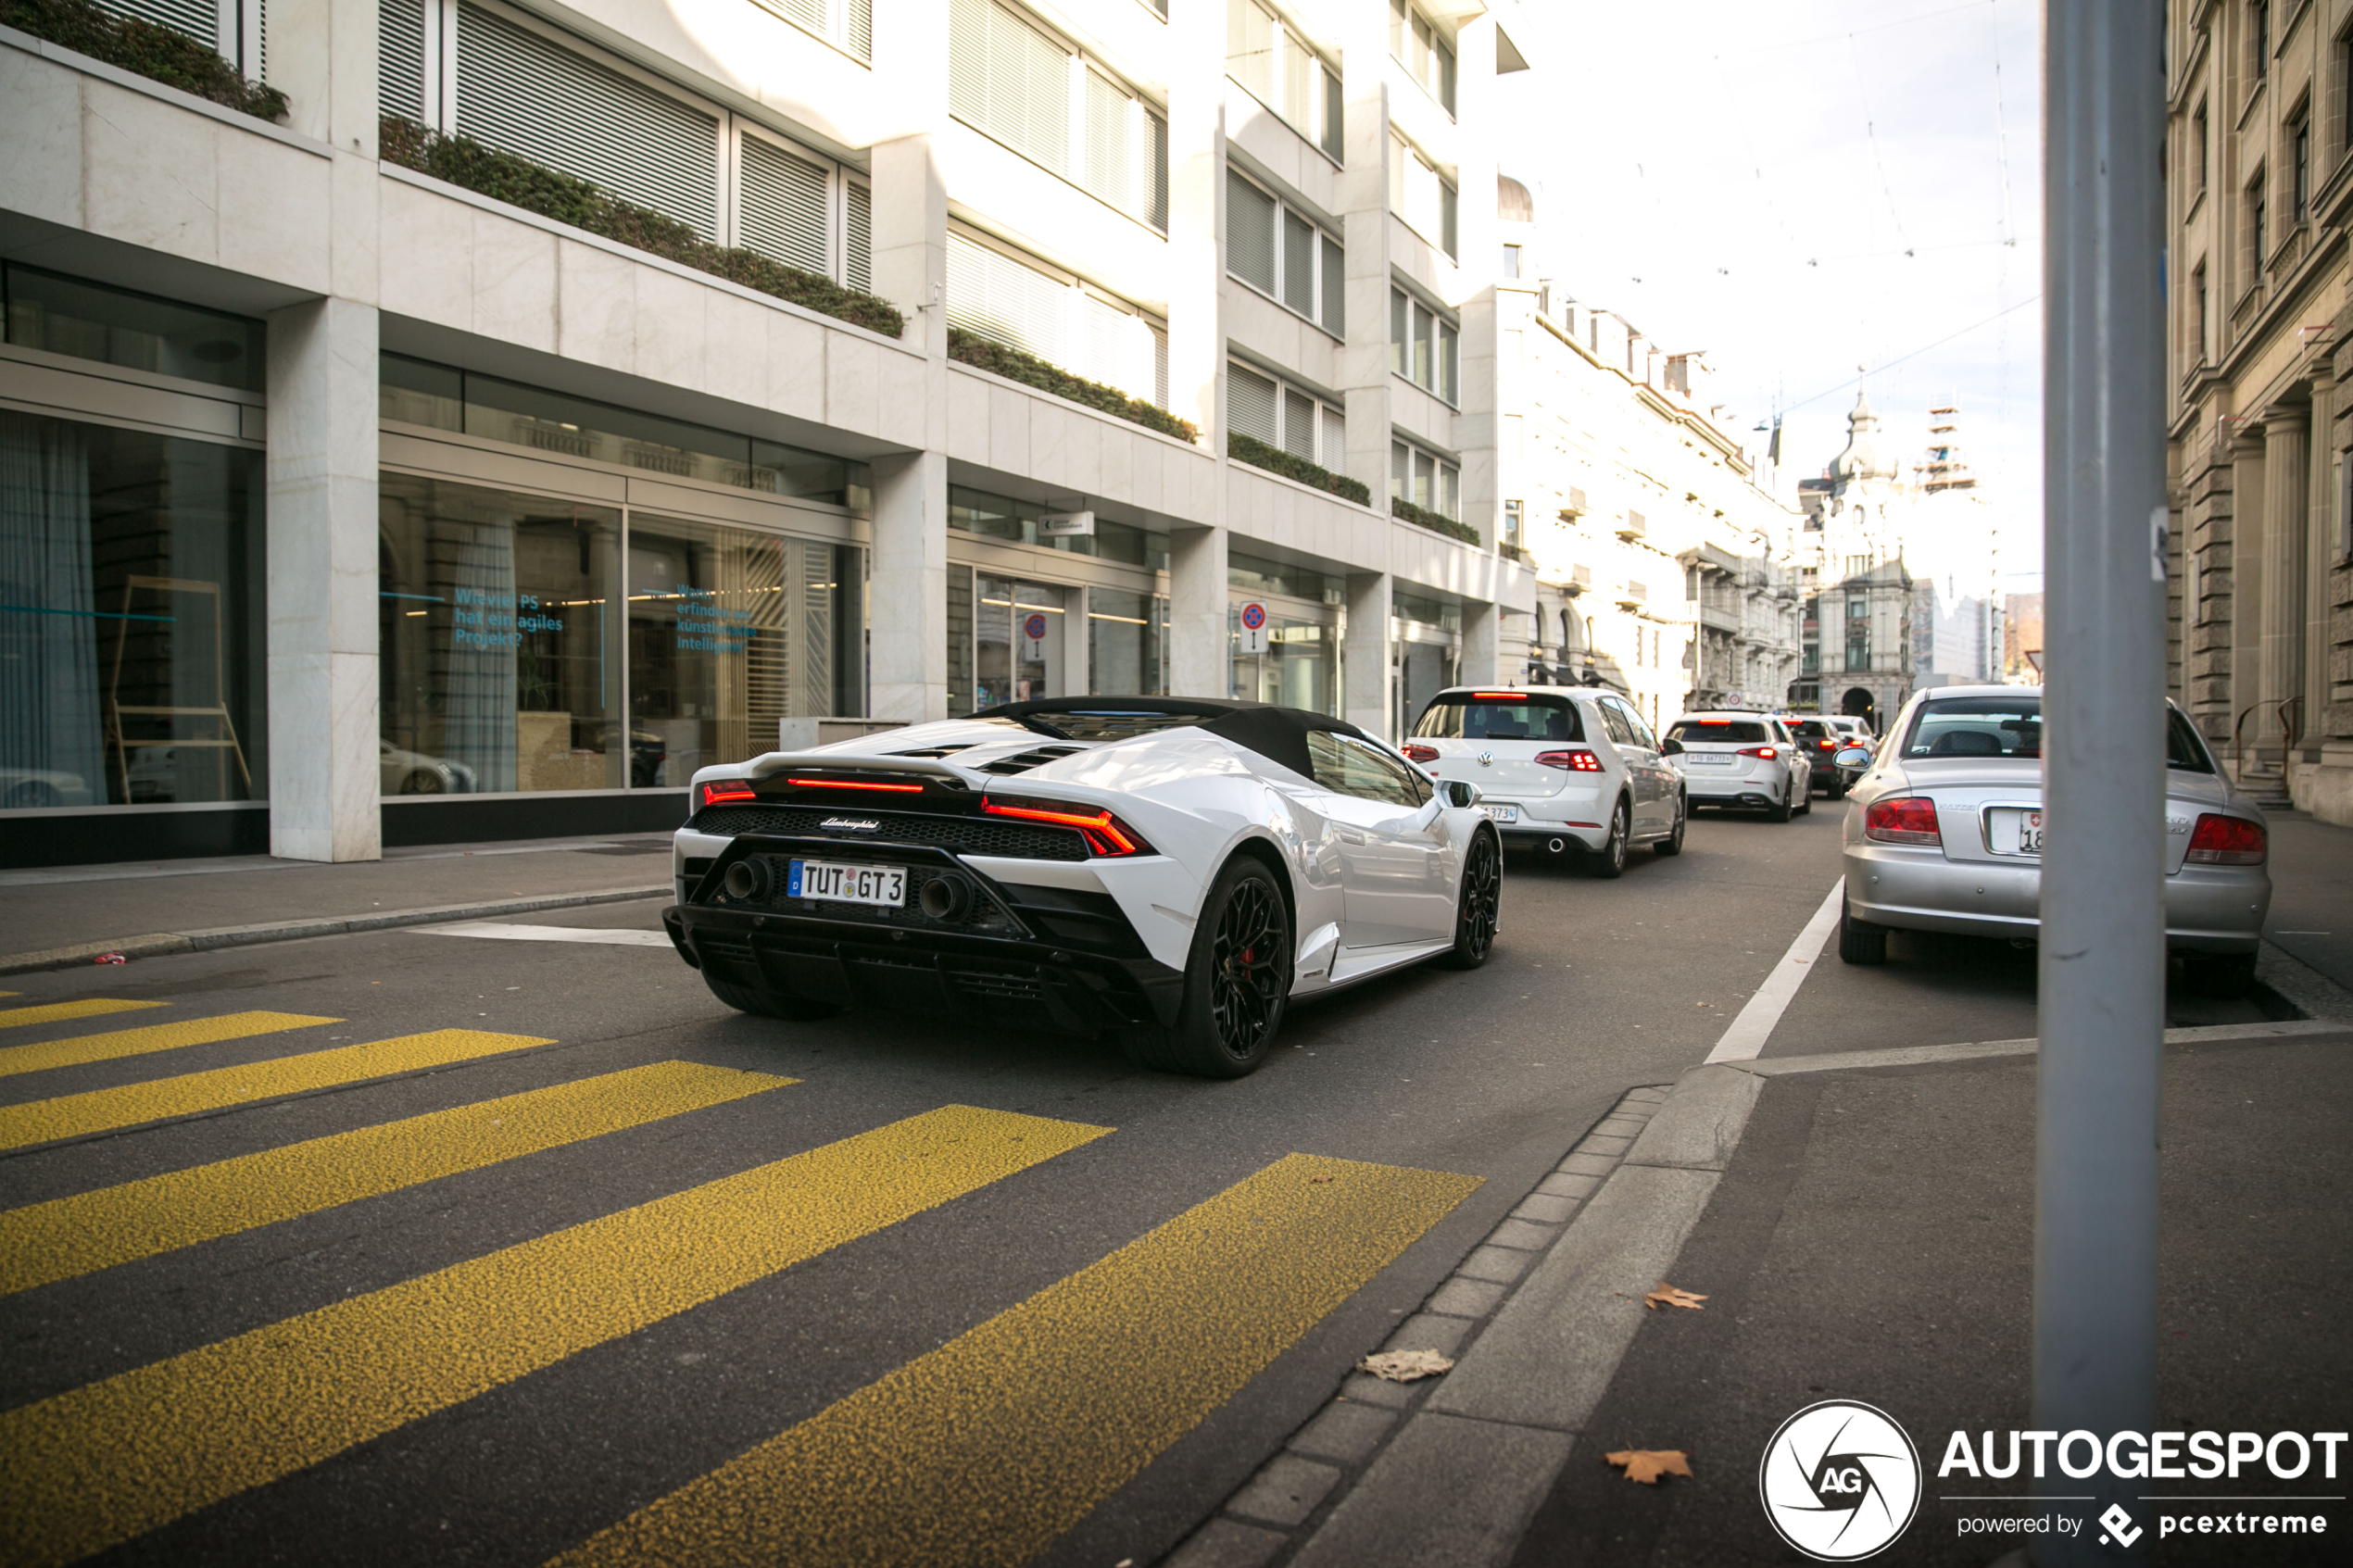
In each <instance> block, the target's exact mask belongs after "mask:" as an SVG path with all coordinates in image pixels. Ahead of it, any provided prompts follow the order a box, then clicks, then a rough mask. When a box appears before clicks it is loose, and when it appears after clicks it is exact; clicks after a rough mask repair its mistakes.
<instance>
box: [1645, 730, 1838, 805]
mask: <svg viewBox="0 0 2353 1568" xmlns="http://www.w3.org/2000/svg"><path fill="white" fill-rule="evenodd" d="M1667 739H1669V740H1674V741H1680V742H1681V743H1682V754H1681V755H1680V756H1679V757H1677V758H1676V759H1675V766H1676V768H1677V769H1678V770H1679V771H1680V772H1681V773H1682V775H1683V787H1684V788H1685V790H1686V791H1688V792H1689V794H1690V796H1691V801H1692V806H1694V807H1700V806H1722V807H1732V808H1738V809H1746V810H1752V811H1763V812H1764V813H1766V815H1768V817H1770V818H1771V819H1772V820H1773V821H1774V822H1788V821H1789V820H1790V818H1791V817H1792V816H1801V817H1802V816H1804V815H1806V813H1807V812H1809V811H1811V810H1812V809H1814V784H1813V764H1812V763H1810V762H1808V761H1807V760H1806V752H1805V748H1804V747H1802V746H1799V745H1798V744H1797V743H1796V741H1795V740H1793V738H1792V737H1791V735H1790V733H1789V731H1788V730H1786V729H1785V728H1783V727H1782V725H1781V721H1780V720H1778V719H1776V718H1774V717H1773V716H1772V715H1771V714H1769V713H1686V714H1684V715H1683V716H1682V717H1681V718H1680V719H1678V720H1676V721H1675V722H1673V723H1672V724H1670V725H1668V726H1667Z"/></svg>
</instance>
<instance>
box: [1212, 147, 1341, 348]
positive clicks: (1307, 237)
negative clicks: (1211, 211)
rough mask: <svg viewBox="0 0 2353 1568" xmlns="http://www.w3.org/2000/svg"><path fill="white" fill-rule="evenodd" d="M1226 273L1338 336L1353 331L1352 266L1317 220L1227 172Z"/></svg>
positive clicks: (1238, 172) (1242, 177)
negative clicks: (1346, 305)
mask: <svg viewBox="0 0 2353 1568" xmlns="http://www.w3.org/2000/svg"><path fill="white" fill-rule="evenodd" d="M1226 270H1227V273H1228V274H1229V275H1230V276H1232V277H1235V278H1239V279H1240V280H1241V281H1242V282H1245V283H1248V284H1249V285H1250V286H1251V287H1252V288H1254V289H1256V290H1257V291H1258V292H1259V293H1261V294H1263V295H1266V296H1267V297H1268V298H1269V299H1272V300H1274V301H1276V302H1277V304H1279V305H1281V306H1282V307H1284V308H1286V309H1288V310H1290V311H1291V312H1293V313H1294V314H1296V315H1299V316H1302V317H1304V318H1306V319H1307V320H1310V321H1313V322H1315V324H1316V325H1317V326H1319V327H1321V328H1323V329H1324V331H1326V332H1329V333H1331V334H1332V335H1333V336H1334V337H1340V336H1341V335H1342V334H1343V333H1344V332H1346V331H1347V318H1346V316H1345V314H1344V312H1343V310H1342V302H1343V301H1344V299H1345V298H1346V295H1347V275H1348V274H1347V262H1346V258H1345V257H1344V255H1343V253H1342V252H1341V249H1340V241H1339V240H1338V239H1337V238H1335V237H1334V236H1333V235H1332V234H1331V233H1330V232H1328V231H1327V230H1326V229H1325V228H1323V227H1322V226H1321V225H1320V224H1318V223H1317V222H1316V221H1315V220H1314V219H1312V218H1309V217H1307V216H1306V215H1305V214H1303V213H1302V212H1300V211H1298V210H1297V209H1296V208H1294V207H1292V206H1291V205H1290V203H1288V202H1285V201H1283V200H1281V199H1279V198H1278V197H1277V196H1276V195H1275V194H1273V193H1271V192H1269V191H1266V190H1264V189H1262V188H1260V186H1258V185H1257V184H1256V183H1255V182H1252V181H1251V180H1249V179H1248V178H1246V177H1244V176H1243V175H1242V173H1241V172H1240V171H1239V170H1238V169H1227V171H1226Z"/></svg>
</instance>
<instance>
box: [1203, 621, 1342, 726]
mask: <svg viewBox="0 0 2353 1568" xmlns="http://www.w3.org/2000/svg"><path fill="white" fill-rule="evenodd" d="M1266 615H1267V619H1266V651H1265V653H1244V652H1242V621H1241V604H1240V602H1239V601H1236V602H1234V603H1231V604H1229V605H1228V606H1227V611H1226V625H1227V646H1229V648H1230V649H1231V654H1230V662H1231V669H1232V671H1233V687H1232V696H1235V697H1237V698H1239V699H1240V700H1242V701H1245V702H1272V703H1278V704H1280V705H1281V706H1283V707H1285V708H1303V709H1306V710H1307V711H1308V712H1310V713H1334V712H1337V711H1338V710H1339V709H1338V704H1337V698H1338V696H1339V693H1338V689H1337V687H1336V685H1335V684H1334V679H1333V678H1334V676H1335V674H1336V673H1337V671H1338V665H1339V659H1338V653H1339V648H1338V644H1339V635H1338V630H1337V628H1335V627H1334V626H1333V625H1332V624H1331V622H1329V621H1326V620H1323V619H1322V618H1320V617H1316V616H1315V615H1314V614H1313V612H1312V611H1309V612H1302V610H1299V609H1293V608H1289V607H1286V606H1283V605H1278V604H1269V605H1267V606H1266Z"/></svg>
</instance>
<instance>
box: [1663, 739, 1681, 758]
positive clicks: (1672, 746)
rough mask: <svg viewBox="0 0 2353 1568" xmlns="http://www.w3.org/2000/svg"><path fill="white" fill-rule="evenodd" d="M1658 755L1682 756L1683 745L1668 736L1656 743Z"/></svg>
mask: <svg viewBox="0 0 2353 1568" xmlns="http://www.w3.org/2000/svg"><path fill="white" fill-rule="evenodd" d="M1658 754H1659V755H1660V756H1661V757H1680V756H1682V755H1683V743H1682V742H1681V741H1679V740H1677V739H1676V738H1675V737H1674V736H1673V735H1669V736H1667V738H1666V739H1665V740H1663V741H1660V742H1659V743H1658Z"/></svg>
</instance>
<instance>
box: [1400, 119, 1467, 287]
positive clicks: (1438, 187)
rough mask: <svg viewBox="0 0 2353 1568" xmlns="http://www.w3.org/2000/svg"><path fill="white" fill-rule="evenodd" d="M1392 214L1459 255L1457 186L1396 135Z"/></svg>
mask: <svg viewBox="0 0 2353 1568" xmlns="http://www.w3.org/2000/svg"><path fill="white" fill-rule="evenodd" d="M1389 210H1390V211H1391V212H1392V213H1395V214H1396V215H1397V216H1398V217H1399V218H1402V219H1403V220H1405V223H1406V226H1407V227H1409V228H1411V229H1412V230H1413V231H1414V232H1416V233H1417V234H1419V235H1421V237H1422V238H1423V239H1426V240H1428V242H1429V243H1430V244H1432V245H1436V246H1438V248H1439V249H1441V250H1442V251H1444V252H1445V253H1446V254H1447V255H1448V256H1450V257H1451V256H1453V255H1456V254H1457V252H1456V250H1455V228H1456V224H1457V221H1458V217H1459V210H1460V203H1459V201H1458V200H1457V195H1456V192H1455V189H1454V182H1453V181H1451V180H1449V179H1447V178H1446V176H1444V175H1443V174H1441V173H1440V172H1439V171H1438V166H1437V165H1436V164H1434V163H1432V162H1430V160H1429V159H1428V158H1427V157H1423V156H1422V153H1421V150H1420V149H1419V148H1418V147H1416V146H1415V145H1414V144H1412V143H1411V142H1408V141H1407V140H1405V138H1404V137H1403V136H1402V135H1400V134H1398V133H1397V132H1394V131H1392V132H1390V138H1389Z"/></svg>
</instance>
